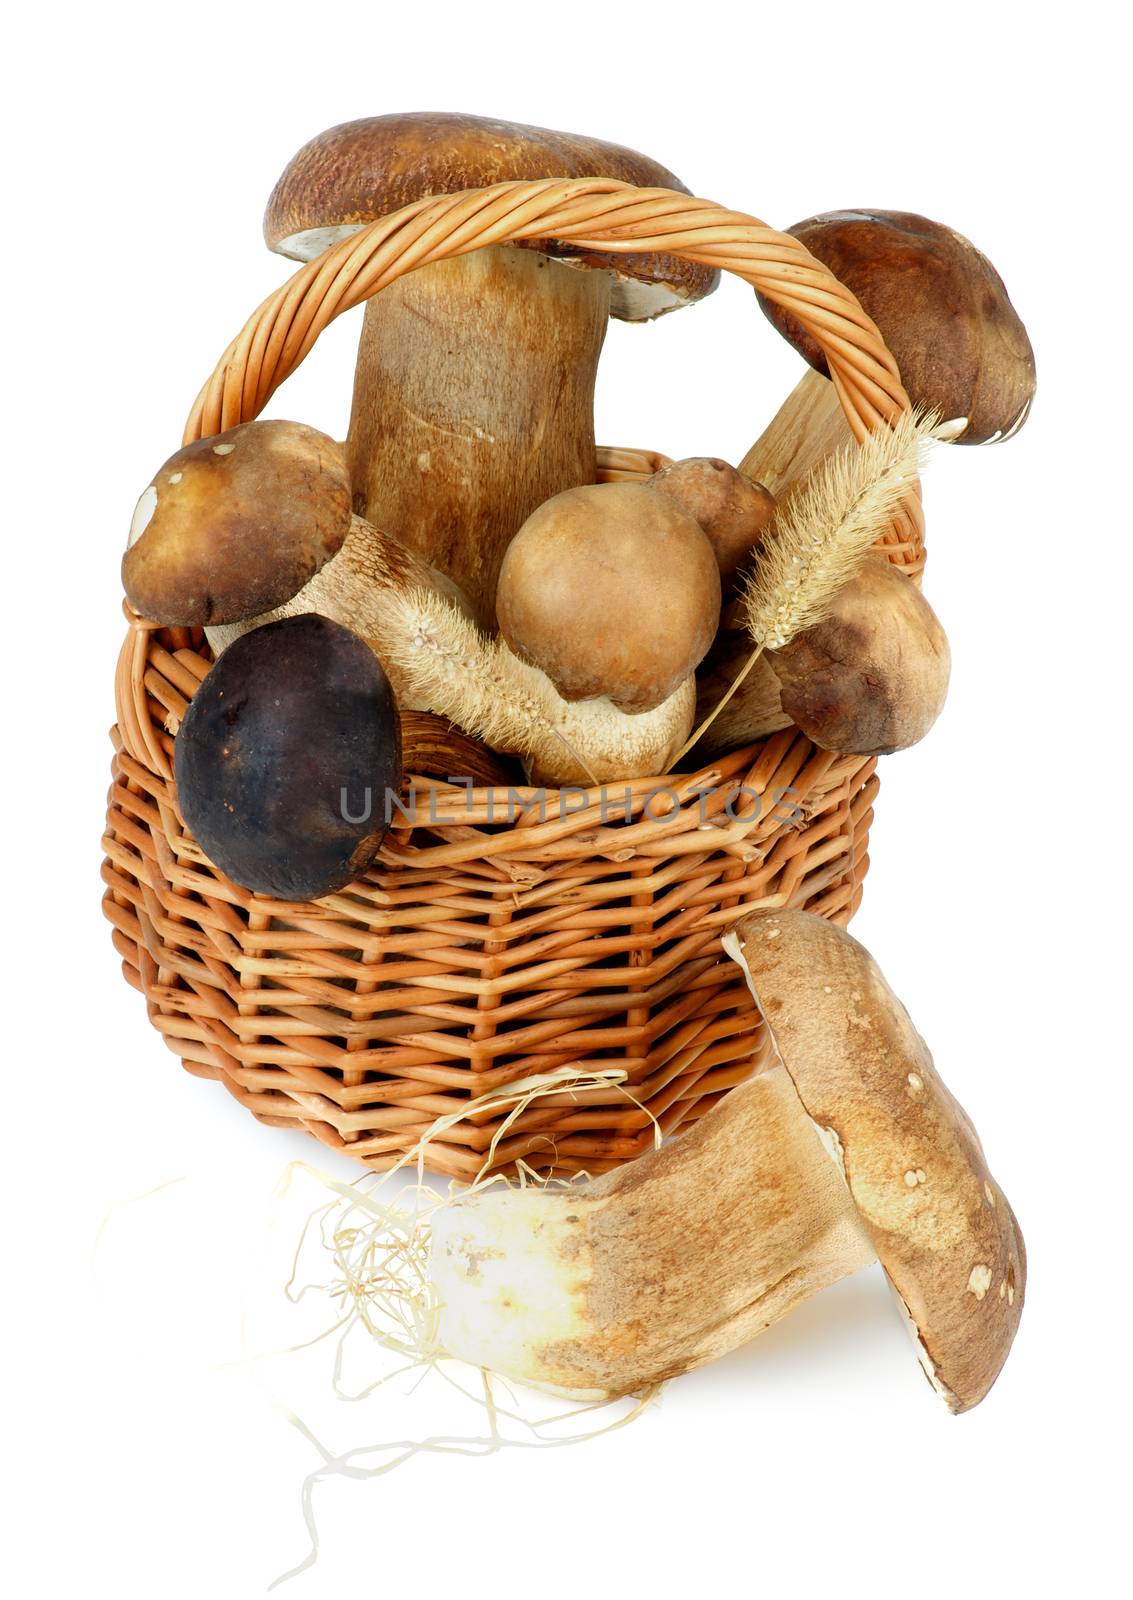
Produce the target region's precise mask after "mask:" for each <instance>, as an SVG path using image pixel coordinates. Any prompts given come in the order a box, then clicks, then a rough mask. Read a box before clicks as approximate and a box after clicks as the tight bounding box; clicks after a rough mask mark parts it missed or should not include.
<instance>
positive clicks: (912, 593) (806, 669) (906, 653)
mask: <svg viewBox="0 0 1133 1600" xmlns="http://www.w3.org/2000/svg"><path fill="white" fill-rule="evenodd" d="M951 659H952V658H951V653H950V651H949V649H948V639H947V636H946V635H945V632H944V629H943V628H942V627H941V625H940V622H939V621H938V619H937V616H936V613H935V611H933V609H932V607H931V606H930V605H929V603H928V601H927V600H926V599H925V597H924V595H923V594H922V593H921V591H920V589H918V588H917V586H916V585H915V584H913V583H910V582H909V580H908V578H907V577H905V575H904V573H902V572H900V571H898V569H897V568H896V567H894V566H892V565H891V564H890V563H889V562H888V561H886V560H885V558H884V557H883V556H875V555H869V556H867V557H866V559H865V561H863V563H862V564H861V566H860V567H859V568H858V571H857V572H856V573H855V574H854V576H853V577H852V578H850V579H849V581H848V582H847V583H845V584H844V585H843V587H842V589H841V590H840V591H839V593H838V594H837V595H836V596H835V597H834V599H833V600H832V601H831V602H830V606H829V609H828V611H827V614H826V616H825V617H824V618H823V620H822V621H821V622H819V623H816V624H815V626H814V627H813V628H808V629H807V630H806V631H805V632H803V633H800V634H799V635H798V636H797V637H796V638H794V639H792V640H791V642H790V644H788V645H784V647H783V648H782V649H780V650H771V651H769V652H768V654H767V660H768V661H769V662H770V665H771V669H772V671H773V672H774V674H775V676H776V678H778V680H779V690H780V693H779V699H780V705H781V706H782V709H783V712H784V714H785V715H786V716H787V717H789V718H790V720H791V721H792V722H794V723H797V725H798V726H799V727H800V728H801V729H802V731H803V732H804V733H805V734H806V735H807V737H808V738H809V739H812V740H813V741H814V743H815V744H816V745H818V746H820V747H821V748H822V749H823V750H837V751H839V752H841V753H843V754H846V755H850V754H853V755H882V754H889V753H890V752H892V751H894V750H904V749H907V748H908V746H909V745H913V744H916V743H917V741H918V740H920V739H923V738H924V736H925V734H926V733H927V732H928V730H929V729H930V728H931V727H932V725H933V723H934V722H935V721H936V719H937V717H938V716H939V715H940V713H941V711H942V710H943V708H944V701H945V698H946V696H947V693H948V677H949V672H950V669H951ZM753 737H754V735H753Z"/></svg>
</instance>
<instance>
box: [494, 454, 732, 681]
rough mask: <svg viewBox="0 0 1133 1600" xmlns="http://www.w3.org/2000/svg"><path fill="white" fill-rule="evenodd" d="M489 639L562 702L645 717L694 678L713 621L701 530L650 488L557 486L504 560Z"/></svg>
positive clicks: (715, 576)
mask: <svg viewBox="0 0 1133 1600" xmlns="http://www.w3.org/2000/svg"><path fill="white" fill-rule="evenodd" d="M496 610H497V616H498V619H499V625H500V633H501V635H502V637H503V638H504V639H505V640H506V642H507V644H508V646H509V647H510V648H511V650H513V651H514V652H515V654H516V655H518V656H520V657H521V658H522V659H523V660H525V661H529V662H531V663H533V664H534V665H535V666H537V667H539V668H541V669H542V671H543V672H545V673H546V674H547V676H548V677H549V678H550V680H551V682H552V683H553V684H554V685H555V687H556V689H557V690H558V691H559V693H560V694H561V695H562V696H563V698H564V699H566V700H591V699H595V698H598V697H601V696H605V697H607V698H608V699H609V700H610V701H612V703H613V704H614V705H615V706H616V707H618V709H619V710H622V711H629V712H640V711H650V710H652V709H653V708H654V707H655V706H658V705H660V704H661V702H662V701H663V700H667V699H668V698H669V697H670V696H671V695H672V694H674V693H675V692H676V690H677V689H678V687H679V686H680V684H682V683H683V682H684V681H685V679H687V678H688V677H689V676H690V675H691V674H692V673H693V672H695V670H696V667H697V665H698V663H699V662H700V660H701V658H702V657H703V656H704V654H705V652H706V651H707V649H708V647H709V645H710V644H711V643H712V639H713V636H714V634H715V632H716V628H717V625H718V623H719V620H720V570H719V567H718V565H717V562H716V558H715V555H714V554H713V550H712V546H711V545H710V544H709V542H708V539H707V538H706V537H705V535H704V533H703V532H702V530H701V528H700V526H699V525H698V524H697V523H696V522H695V521H694V520H693V518H692V517H691V516H690V515H689V514H688V513H687V512H686V511H683V510H682V509H681V508H680V506H679V505H678V504H677V503H676V501H675V500H674V499H672V498H671V497H670V496H668V495H664V494H659V493H658V492H657V491H656V490H655V489H654V488H651V487H650V485H649V483H602V484H590V485H587V486H586V487H584V488H577V489H566V490H564V491H563V492H562V493H561V494H557V495H555V496H554V497H553V498H552V499H550V500H548V501H547V502H546V503H545V504H544V505H541V506H540V507H539V508H538V510H536V511H534V512H533V513H532V514H531V516H530V517H528V519H527V521H526V522H525V523H524V524H523V527H522V528H520V530H519V532H518V533H517V534H516V536H515V538H514V539H513V540H512V542H511V544H510V545H509V546H508V549H507V553H506V555H505V556H504V561H503V566H502V567H501V569H500V584H499V590H498V593H497V597H496Z"/></svg>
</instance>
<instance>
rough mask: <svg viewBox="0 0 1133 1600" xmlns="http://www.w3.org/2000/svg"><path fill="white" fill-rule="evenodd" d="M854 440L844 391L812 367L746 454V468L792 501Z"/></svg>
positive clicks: (745, 471)
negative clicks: (803, 485)
mask: <svg viewBox="0 0 1133 1600" xmlns="http://www.w3.org/2000/svg"><path fill="white" fill-rule="evenodd" d="M852 438H853V435H852V434H851V432H850V425H849V423H848V422H847V421H846V414H845V412H844V411H843V410H842V404H841V402H840V400H839V399H838V391H837V390H836V389H835V387H834V385H833V384H832V383H831V382H830V379H829V378H824V377H823V376H822V375H821V374H820V373H817V372H812V371H808V372H807V374H806V376H805V377H803V378H800V379H799V381H798V383H797V384H796V385H795V387H794V388H793V389H792V390H791V392H790V394H789V395H788V396H787V398H786V400H784V402H783V404H782V405H781V406H780V407H779V409H778V411H777V412H776V413H775V415H774V416H773V417H772V419H771V421H770V422H769V423H768V424H767V426H766V428H764V430H763V432H762V433H761V434H760V436H759V438H758V439H757V440H756V441H755V443H754V444H753V445H752V447H751V449H750V450H749V451H748V453H747V455H746V456H744V458H743V460H742V461H741V462H740V471H741V472H742V473H743V474H744V475H745V476H746V477H748V478H754V479H756V481H757V482H759V483H762V484H763V485H764V486H765V487H766V488H767V489H769V490H770V491H771V493H772V494H773V495H774V496H775V498H776V500H778V501H786V500H789V499H790V497H791V495H792V494H793V493H794V491H795V490H796V489H797V488H798V486H799V485H800V484H801V483H802V482H803V481H804V480H805V479H806V478H808V477H809V476H810V474H811V473H812V472H813V471H814V470H815V468H816V467H819V466H821V465H822V463H823V462H824V461H825V460H826V458H827V456H829V455H832V454H833V453H834V451H835V450H840V449H841V448H842V446H843V445H845V444H848V443H849V442H850V441H851V440H852Z"/></svg>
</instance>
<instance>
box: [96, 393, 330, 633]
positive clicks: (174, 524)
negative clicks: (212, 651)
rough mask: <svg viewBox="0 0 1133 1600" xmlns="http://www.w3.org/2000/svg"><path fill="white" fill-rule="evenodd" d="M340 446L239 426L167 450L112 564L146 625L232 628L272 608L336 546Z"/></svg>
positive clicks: (309, 435)
mask: <svg viewBox="0 0 1133 1600" xmlns="http://www.w3.org/2000/svg"><path fill="white" fill-rule="evenodd" d="M350 515H351V495H350V483H349V479H348V477H347V472H346V460H345V457H344V454H343V451H342V448H341V446H340V445H337V444H336V443H335V442H334V440H333V439H329V438H327V436H326V434H323V433H319V432H318V431H317V429H315V428H308V427H305V426H304V425H303V424H302V423H299V422H246V423H243V424H242V425H241V426H240V427H237V428H229V429H228V431H227V432H226V433H218V434H216V435H214V436H213V437H211V438H208V439H199V440H197V442H196V443H195V444H190V445H186V446H185V448H184V449H183V450H178V451H177V453H176V455H173V456H170V458H169V460H168V461H167V462H166V463H165V465H164V466H163V467H162V468H161V470H160V471H159V472H158V473H157V474H156V476H155V477H154V479H153V482H152V483H151V484H150V486H149V488H148V489H146V490H145V491H144V492H143V494H142V496H141V499H140V500H139V501H138V505H137V508H136V510H135V512H134V520H133V524H132V526H131V529H130V542H129V545H128V546H127V549H126V554H125V556H124V557H123V560H122V583H123V587H124V588H125V590H126V594H127V596H128V597H129V599H130V603H131V604H132V605H133V606H134V607H135V608H136V609H137V610H138V611H139V612H141V614H142V615H143V616H144V617H149V618H150V620H151V621H153V622H161V623H167V624H174V625H176V624H180V625H185V626H194V625H204V624H206V623H222V622H240V621H243V620H244V619H245V618H247V617H254V616H258V615H259V614H260V613H261V612H264V611H271V610H273V609H274V608H275V607H276V606H279V605H282V604H283V602H284V601H285V600H289V599H290V598H291V596H292V595H294V594H297V593H298V591H299V590H300V589H301V588H302V587H303V585H304V584H305V583H307V581H308V580H309V579H310V578H312V577H313V576H314V574H315V573H316V572H318V571H319V569H320V567H322V566H323V564H324V563H325V562H327V561H329V560H330V558H331V557H332V556H333V555H334V554H335V552H336V551H337V550H338V549H339V548H340V547H341V545H342V542H343V540H344V539H345V538H346V534H347V532H348V530H349V528H350Z"/></svg>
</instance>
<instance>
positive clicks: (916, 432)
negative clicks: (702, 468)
mask: <svg viewBox="0 0 1133 1600" xmlns="http://www.w3.org/2000/svg"><path fill="white" fill-rule="evenodd" d="M939 420H940V419H939V417H938V416H937V414H936V413H929V414H926V413H923V412H908V411H906V412H902V414H901V416H900V417H899V418H898V419H897V421H896V422H895V423H894V425H893V426H892V427H888V428H887V427H882V428H877V429H875V430H874V431H873V432H872V433H870V434H868V435H867V436H866V438H865V439H864V440H863V442H862V443H861V444H860V445H858V444H848V445H846V446H844V447H843V448H842V449H841V450H838V451H836V452H835V453H834V454H833V455H831V456H829V457H828V458H827V460H825V461H824V462H823V463H822V465H821V466H820V467H818V468H817V470H816V471H815V472H813V473H812V474H811V476H810V477H809V478H808V479H807V481H806V483H805V484H804V485H803V486H802V488H801V489H800V490H799V492H798V493H797V494H796V495H795V496H794V497H793V498H792V499H791V500H790V501H789V502H788V503H787V504H786V505H785V506H783V507H782V508H781V509H780V511H779V515H778V517H777V518H776V522H775V530H774V532H773V534H772V535H771V537H770V538H769V539H768V540H767V541H766V543H765V545H764V548H763V553H762V555H761V556H760V559H759V562H758V563H757V565H756V568H755V570H754V572H753V573H752V575H751V576H750V577H749V579H748V582H747V587H746V590H745V592H744V597H743V600H744V612H745V620H746V622H747V627H748V631H749V632H750V634H751V637H752V639H753V640H754V641H755V643H756V645H758V646H760V647H761V648H763V649H767V650H779V649H782V647H783V646H784V645H786V644H789V643H790V641H791V640H792V639H793V638H794V637H795V636H796V634H799V633H802V632H804V631H805V630H806V629H807V628H813V627H814V626H815V624H816V623H818V622H821V621H822V619H823V617H824V616H825V615H826V612H827V610H828V608H829V606H830V604H831V602H832V601H833V599H834V597H835V595H836V594H837V593H838V591H839V590H840V589H841V588H842V586H843V585H844V584H845V583H847V582H848V581H849V579H850V578H851V577H853V575H854V572H855V571H856V569H857V567H858V564H859V563H860V562H861V561H862V560H864V558H865V556H866V554H867V552H868V551H869V549H870V546H871V545H873V544H874V543H876V541H877V540H878V539H879V538H880V537H881V536H882V534H884V532H885V530H886V528H887V527H888V526H889V523H890V522H891V521H892V519H893V516H894V514H895V513H896V511H897V508H898V505H899V503H900V501H901V498H902V496H903V495H904V494H905V493H906V491H907V490H908V489H910V488H911V487H912V485H913V483H914V482H915V480H916V478H917V476H918V474H919V473H920V470H921V467H922V466H923V463H924V458H925V456H926V454H927V449H928V445H929V443H930V442H931V437H932V434H933V431H934V429H935V428H936V427H937V426H938V425H939Z"/></svg>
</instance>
